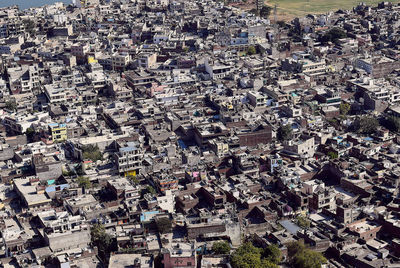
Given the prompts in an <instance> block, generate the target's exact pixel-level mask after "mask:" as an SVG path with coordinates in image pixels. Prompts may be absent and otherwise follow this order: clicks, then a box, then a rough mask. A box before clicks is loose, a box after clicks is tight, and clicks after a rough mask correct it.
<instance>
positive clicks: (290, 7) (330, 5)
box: [265, 0, 400, 20]
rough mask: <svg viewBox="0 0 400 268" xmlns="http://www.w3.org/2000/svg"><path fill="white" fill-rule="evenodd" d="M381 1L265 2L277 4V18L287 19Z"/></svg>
mask: <svg viewBox="0 0 400 268" xmlns="http://www.w3.org/2000/svg"><path fill="white" fill-rule="evenodd" d="M382 1H383V0H364V1H362V0H266V1H265V3H266V4H267V5H269V6H272V7H273V6H274V5H277V7H278V12H277V13H278V19H283V20H288V19H292V18H294V17H302V16H305V15H307V14H319V13H326V12H328V11H336V10H338V9H352V8H353V7H355V6H357V5H358V4H359V3H360V2H365V3H366V4H368V5H372V6H376V5H378V3H380V2H382ZM388 2H393V3H398V2H400V1H399V0H388ZM271 18H272V17H271Z"/></svg>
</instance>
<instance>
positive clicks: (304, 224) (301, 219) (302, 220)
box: [296, 216, 310, 229]
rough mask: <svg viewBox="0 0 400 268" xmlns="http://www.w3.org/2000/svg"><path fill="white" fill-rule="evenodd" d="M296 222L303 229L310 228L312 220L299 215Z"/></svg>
mask: <svg viewBox="0 0 400 268" xmlns="http://www.w3.org/2000/svg"><path fill="white" fill-rule="evenodd" d="M296 223H297V225H298V226H299V227H301V228H303V229H307V228H310V221H309V220H308V219H307V218H305V217H303V216H297V218H296Z"/></svg>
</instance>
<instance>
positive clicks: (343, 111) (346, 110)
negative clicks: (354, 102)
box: [339, 103, 351, 116]
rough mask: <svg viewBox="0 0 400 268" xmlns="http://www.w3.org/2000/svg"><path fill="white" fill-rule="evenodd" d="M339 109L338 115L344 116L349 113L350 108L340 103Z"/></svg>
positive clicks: (346, 104)
mask: <svg viewBox="0 0 400 268" xmlns="http://www.w3.org/2000/svg"><path fill="white" fill-rule="evenodd" d="M339 109H340V114H341V115H345V116H346V115H347V114H348V113H349V112H350V109H351V106H350V104H348V103H341V104H340V106H339Z"/></svg>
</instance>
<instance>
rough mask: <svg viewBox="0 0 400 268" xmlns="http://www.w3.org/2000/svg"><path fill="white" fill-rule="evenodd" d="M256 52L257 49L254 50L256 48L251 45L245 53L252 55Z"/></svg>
mask: <svg viewBox="0 0 400 268" xmlns="http://www.w3.org/2000/svg"><path fill="white" fill-rule="evenodd" d="M256 53H257V50H256V48H255V47H253V46H251V47H249V49H248V50H247V54H248V55H254V54H256Z"/></svg>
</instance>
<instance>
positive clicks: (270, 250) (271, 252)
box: [263, 244, 282, 264]
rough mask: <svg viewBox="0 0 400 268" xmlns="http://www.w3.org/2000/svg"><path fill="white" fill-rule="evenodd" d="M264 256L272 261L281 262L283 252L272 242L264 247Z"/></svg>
mask: <svg viewBox="0 0 400 268" xmlns="http://www.w3.org/2000/svg"><path fill="white" fill-rule="evenodd" d="M263 256H264V258H266V259H267V260H269V261H270V262H272V263H275V264H279V263H280V262H281V259H282V252H281V250H280V249H279V248H278V246H277V245H274V244H271V245H268V246H267V247H266V248H265V249H264V253H263Z"/></svg>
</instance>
